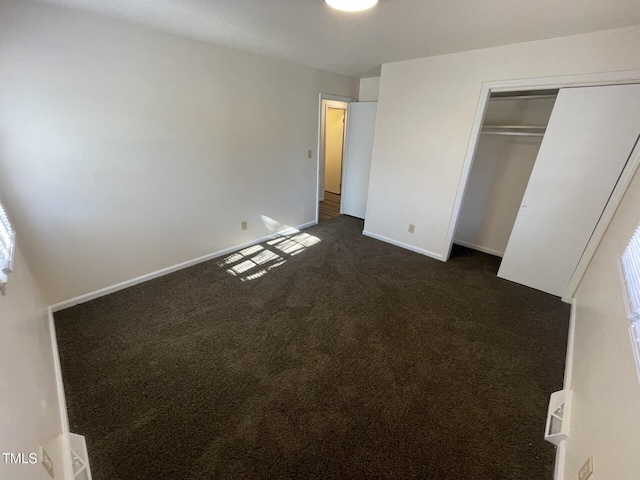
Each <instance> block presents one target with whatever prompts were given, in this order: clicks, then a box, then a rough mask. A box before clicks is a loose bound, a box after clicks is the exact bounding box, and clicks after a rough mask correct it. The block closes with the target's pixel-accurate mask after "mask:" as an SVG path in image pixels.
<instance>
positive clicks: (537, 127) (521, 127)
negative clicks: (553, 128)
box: [482, 125, 547, 131]
mask: <svg viewBox="0 0 640 480" xmlns="http://www.w3.org/2000/svg"><path fill="white" fill-rule="evenodd" d="M482 128H492V129H498V130H540V131H544V130H545V129H546V128H547V127H545V126H542V125H484V126H483V127H482Z"/></svg>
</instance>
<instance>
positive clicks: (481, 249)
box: [453, 240, 504, 257]
mask: <svg viewBox="0 0 640 480" xmlns="http://www.w3.org/2000/svg"><path fill="white" fill-rule="evenodd" d="M453 243H456V244H458V245H462V246H463V247H467V248H471V249H472V250H478V251H479V252H482V253H488V254H489V255H495V256H496V257H504V252H499V251H498V250H494V249H492V248H487V247H483V246H481V245H475V244H473V243H469V242H463V241H460V240H454V241H453Z"/></svg>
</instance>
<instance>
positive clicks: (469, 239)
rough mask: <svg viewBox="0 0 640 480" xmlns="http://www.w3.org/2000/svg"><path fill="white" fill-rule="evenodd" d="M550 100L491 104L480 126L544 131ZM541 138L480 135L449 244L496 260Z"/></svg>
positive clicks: (514, 214)
mask: <svg viewBox="0 0 640 480" xmlns="http://www.w3.org/2000/svg"><path fill="white" fill-rule="evenodd" d="M554 103H555V98H550V99H547V98H544V99H537V100H505V99H500V100H491V101H489V104H488V106H487V110H486V113H485V119H484V123H483V125H529V126H546V125H547V124H548V123H549V117H550V116H551V111H552V109H553V104H554ZM541 140H542V138H541V137H524V136H506V135H481V136H480V141H479V142H478V148H477V150H476V154H475V157H474V159H473V167H472V168H471V173H470V175H469V182H468V184H467V190H466V192H465V195H464V200H463V202H462V207H461V209H460V219H459V221H458V226H457V228H456V232H455V237H454V238H455V242H456V243H459V244H461V245H466V246H469V247H471V248H476V249H478V250H480V251H483V252H486V253H491V254H493V255H500V256H502V255H503V254H504V252H505V249H506V248H507V243H508V242H509V236H510V235H511V230H512V229H513V225H514V224H515V220H516V217H517V216H518V212H519V211H520V203H521V202H522V197H523V196H524V192H525V190H526V189H527V183H528V182H529V177H530V176H531V171H532V170H533V165H534V163H535V161H536V157H537V155H538V151H539V150H540V145H541Z"/></svg>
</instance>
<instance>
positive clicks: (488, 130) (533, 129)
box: [482, 125, 546, 137]
mask: <svg viewBox="0 0 640 480" xmlns="http://www.w3.org/2000/svg"><path fill="white" fill-rule="evenodd" d="M545 130H546V127H541V126H537V125H485V126H484V127H482V133H484V134H488V135H518V136H524V137H542V136H544V132H545Z"/></svg>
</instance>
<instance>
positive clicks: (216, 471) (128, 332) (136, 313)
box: [56, 216, 569, 480]
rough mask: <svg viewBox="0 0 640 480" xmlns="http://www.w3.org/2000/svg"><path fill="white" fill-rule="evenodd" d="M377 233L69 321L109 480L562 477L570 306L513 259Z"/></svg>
mask: <svg viewBox="0 0 640 480" xmlns="http://www.w3.org/2000/svg"><path fill="white" fill-rule="evenodd" d="M361 231H362V222H361V221H359V220H356V219H353V218H349V217H344V216H342V217H338V218H335V219H332V220H328V221H326V222H323V223H322V224H319V225H317V226H315V227H312V228H309V229H308V230H306V231H305V234H307V235H303V236H297V237H296V238H289V239H281V240H279V241H277V243H274V244H273V245H267V244H263V245H262V246H263V247H264V250H261V251H255V252H253V253H251V252H245V253H246V255H245V256H243V257H238V256H235V257H234V256H230V257H228V258H227V259H219V260H213V261H210V262H207V263H204V264H200V265H198V266H195V267H192V268H189V269H186V270H182V271H180V272H177V273H174V274H171V275H169V276H166V277H163V278H160V279H157V280H153V281H150V282H147V283H144V284H141V285H138V286H135V287H132V288H129V289H127V290H124V291H121V292H118V293H115V294H112V295H109V296H106V297H103V298H100V299H97V300H94V301H91V302H88V303H85V304H82V305H78V306H76V307H73V308H70V309H67V310H64V311H61V312H59V313H57V314H56V327H57V335H58V341H59V347H60V354H61V360H62V370H63V376H64V382H65V388H66V395H67V402H68V408H69V418H70V423H71V429H72V431H74V432H77V433H81V434H84V435H86V436H87V442H88V448H89V454H90V458H91V463H92V468H93V473H94V479H95V480H120V479H121V480H136V479H140V480H150V479H153V480H163V479H167V480H180V479H198V480H200V479H272V478H273V479H338V478H340V479H360V478H362V479H412V478H421V479H480V480H486V479H518V480H523V479H535V480H540V479H551V478H552V470H553V462H554V455H555V451H554V448H553V446H552V445H550V444H548V443H546V442H545V441H544V440H543V431H544V424H545V415H546V409H547V402H548V397H549V394H550V393H551V392H552V391H554V390H558V389H560V388H562V377H563V368H564V355H565V345H566V332H567V328H568V316H569V307H568V306H567V305H565V304H563V303H561V302H560V300H559V299H557V298H555V297H551V296H549V295H546V294H543V293H540V292H537V291H534V290H531V289H528V288H526V287H522V286H519V285H515V284H513V283H510V282H507V281H504V280H500V279H498V278H496V271H497V268H498V261H499V259H497V258H495V257H491V256H488V255H485V254H482V253H478V252H474V251H472V250H467V249H462V248H459V249H456V250H455V253H454V256H453V257H452V259H451V260H450V261H449V262H447V263H442V262H439V261H436V260H432V259H430V258H427V257H425V256H421V255H419V254H416V253H412V252H409V251H406V250H403V249H400V248H397V247H394V246H391V245H388V244H385V243H382V242H379V241H376V240H373V239H371V238H367V237H365V236H363V235H362V234H361ZM309 235H311V236H313V237H310V236H309ZM314 237H317V239H319V240H320V242H319V243H315V244H314V242H315V240H314ZM278 245H280V249H278V248H276V247H277V246H278ZM266 250H268V251H270V252H272V253H271V254H269V253H265V251H266ZM296 252H297V254H296ZM258 255H261V256H258ZM273 255H276V256H277V257H279V258H276V257H274V256H273ZM248 258H254V261H253V263H251V264H249V263H245V262H246V261H247V259H248ZM284 260H286V262H285V263H281V262H282V261H284ZM224 262H228V263H224ZM219 264H220V265H222V266H220V265H219ZM251 265H254V266H253V268H250V269H248V270H245V268H246V267H249V266H251ZM232 268H235V271H234V270H232ZM227 270H231V271H232V272H233V273H235V275H232V274H230V273H229V272H227Z"/></svg>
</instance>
